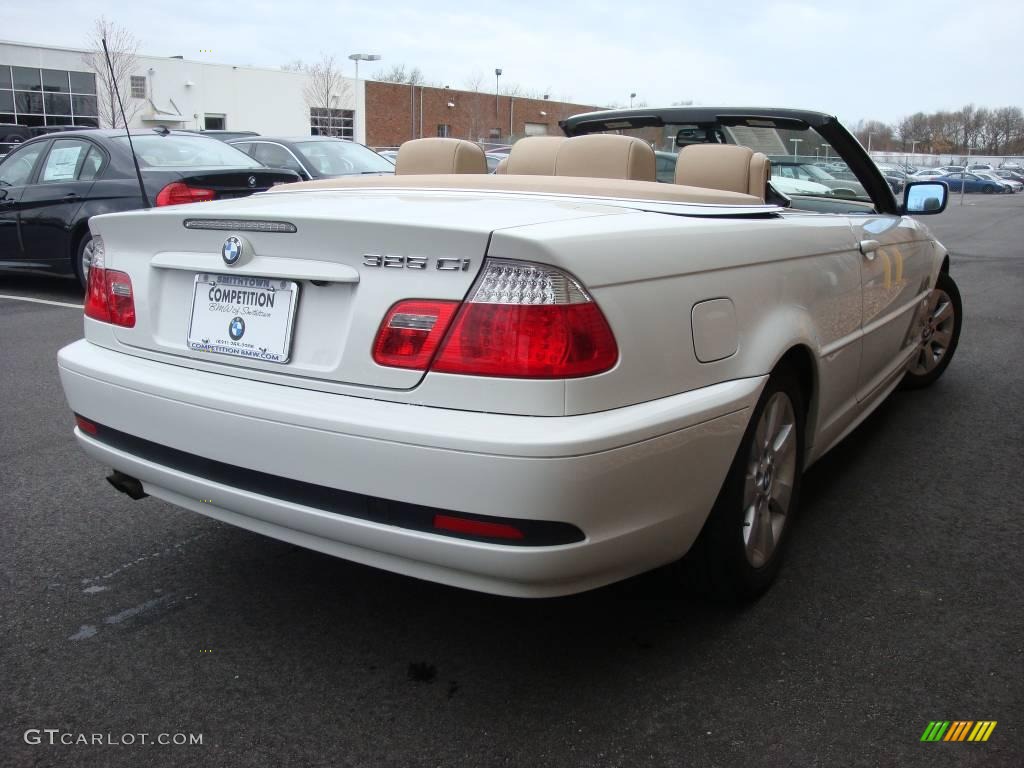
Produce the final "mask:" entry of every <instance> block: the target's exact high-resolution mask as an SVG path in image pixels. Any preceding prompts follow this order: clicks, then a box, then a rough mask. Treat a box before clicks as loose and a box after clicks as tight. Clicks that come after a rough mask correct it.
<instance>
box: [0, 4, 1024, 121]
mask: <svg viewBox="0 0 1024 768" xmlns="http://www.w3.org/2000/svg"><path fill="white" fill-rule="evenodd" d="M100 13H103V14H105V15H106V16H107V17H108V18H110V19H113V20H114V21H116V22H117V23H119V24H121V25H122V26H125V27H127V28H128V29H129V30H130V31H131V32H132V33H134V34H135V35H136V36H137V37H138V38H139V40H140V41H141V47H140V52H141V53H145V54H148V55H155V56H161V55H167V56H171V55H175V54H181V55H184V56H185V58H189V59H196V60H200V61H211V62H217V63H226V64H252V65H255V66H267V67H277V66H280V65H281V64H283V63H285V62H289V61H292V60H294V59H296V58H301V59H304V60H305V61H307V62H309V61H312V60H315V59H317V58H319V56H320V54H321V53H328V54H334V55H336V56H337V57H338V58H339V59H342V60H344V64H345V65H346V67H345V73H346V74H347V75H351V74H352V69H351V66H350V65H351V62H350V61H348V60H347V58H346V57H347V56H348V54H350V53H354V52H367V53H379V54H381V55H382V56H383V57H384V61H383V62H382V63H383V64H387V65H393V64H398V63H403V62H404V63H405V64H406V65H408V66H418V67H419V68H420V69H421V70H422V71H423V74H424V76H425V77H426V78H427V79H428V80H430V81H434V82H438V83H440V84H448V85H451V86H452V87H453V88H460V87H465V84H466V81H467V78H469V77H470V76H471V75H472V74H473V73H474V72H478V73H480V74H482V75H484V83H485V87H487V88H491V89H493V87H494V68H495V67H501V68H502V69H503V70H504V75H503V76H502V84H503V86H504V85H505V84H508V83H510V82H514V83H518V84H520V85H521V86H523V87H524V88H526V89H528V90H538V91H549V92H550V93H551V94H552V97H553V98H559V97H563V96H567V97H569V98H571V99H572V100H573V101H576V102H581V103H589V104H596V105H603V104H608V103H612V102H616V101H617V102H620V103H623V102H628V100H629V94H630V92H631V91H635V92H636V93H637V94H638V99H643V100H646V101H647V102H648V103H649V104H650V105H651V106H656V105H665V104H669V103H671V102H674V101H681V100H691V99H692V100H693V101H694V103H696V104H707V105H710V104H722V105H725V104H729V105H737V106H739V105H742V106H752V105H756V106H760V105H771V106H785V107H799V108H806V109H816V110H822V111H826V112H831V113H834V114H837V115H839V117H840V118H841V119H842V120H843V121H844V122H847V123H853V122H856V121H857V120H858V119H861V118H866V119H867V118H878V119H881V120H885V121H895V120H897V119H898V118H900V117H902V116H903V115H906V114H909V113H911V112H915V111H918V110H923V111H926V112H927V111H933V110H936V109H955V108H958V107H960V106H962V105H963V104H965V103H969V102H973V103H975V104H976V105H978V106H1004V105H1008V104H1013V105H1022V104H1024V86H1022V79H1021V77H1020V74H1019V73H1020V71H1021V67H1022V66H1024V65H1022V64H1021V55H1022V53H1024V51H1022V49H1021V45H1022V43H1024V0H969V1H967V2H964V0H957V1H956V2H949V1H947V0H931V1H930V2H927V3H924V2H910V1H909V0H889V1H888V2H876V1H875V0H855V2H835V1H834V0H827V1H826V0H816V1H815V2H811V1H810V0H791V1H790V2H773V1H772V0H761V1H760V2H755V1H751V0H717V1H714V0H679V1H678V2H672V3H667V2H648V1H647V0H619V2H606V0H588V1H587V2H586V3H580V4H579V5H575V4H570V3H559V2H552V1H551V0H503V1H502V2H495V3H488V2H480V1H479V0H478V1H477V2H472V3H470V2H466V3H451V2H444V0H435V2H430V3H427V2H422V0H421V1H420V2H410V0H389V1H388V2H367V0H361V2H347V1H342V2H332V0H319V1H317V0H288V2H281V0H248V2H245V3H234V2H217V0H205V1H204V2H194V1H193V0H176V1H175V2H140V1H139V0H101V2H98V3H83V2H81V0H44V1H43V2H35V3H33V2H27V3H8V4H6V6H5V8H4V11H3V26H2V30H0V38H3V39H7V40H13V41H18V42H30V43H38V44H42V45H63V46H70V47H83V46H84V45H85V39H86V36H87V32H88V30H89V29H90V28H91V26H92V22H93V20H94V18H95V17H96V16H97V15H98V14H100ZM958 41H963V43H962V44H961V43H958ZM207 49H209V50H211V51H212V52H211V53H206V52H202V51H205V50H207ZM961 51H962V52H961ZM376 67H377V65H375V64H371V65H367V64H364V65H363V69H362V70H361V72H360V74H361V75H362V76H366V74H368V73H372V72H373V71H374V70H375V69H376ZM368 71H369V72H368Z"/></svg>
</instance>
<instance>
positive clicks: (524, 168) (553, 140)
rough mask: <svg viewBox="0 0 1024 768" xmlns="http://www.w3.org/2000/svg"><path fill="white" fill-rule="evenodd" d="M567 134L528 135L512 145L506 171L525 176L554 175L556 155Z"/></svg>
mask: <svg viewBox="0 0 1024 768" xmlns="http://www.w3.org/2000/svg"><path fill="white" fill-rule="evenodd" d="M566 141H568V139H566V138H565V136H527V137H526V138H524V139H520V140H519V141H517V142H516V143H515V144H513V145H512V149H511V150H510V151H509V153H508V161H507V162H505V161H504V160H503V161H502V162H505V170H504V173H517V174H520V175H523V176H554V175H555V156H556V155H557V154H558V150H559V148H560V147H561V146H562V145H563V144H564V143H565V142H566Z"/></svg>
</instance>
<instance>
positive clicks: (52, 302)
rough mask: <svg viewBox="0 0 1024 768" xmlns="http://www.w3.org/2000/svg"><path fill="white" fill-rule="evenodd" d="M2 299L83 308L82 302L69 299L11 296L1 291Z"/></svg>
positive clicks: (0, 297) (0, 296)
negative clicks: (69, 300) (51, 299)
mask: <svg viewBox="0 0 1024 768" xmlns="http://www.w3.org/2000/svg"><path fill="white" fill-rule="evenodd" d="M0 299H10V300H11V301H31V302H32V303H33V304H52V305H53V306H55V307H71V308H72V309H82V305H81V304H72V303H71V302H68V301H50V300H49V299H33V298H32V297H30V296H10V295H8V294H6V293H0Z"/></svg>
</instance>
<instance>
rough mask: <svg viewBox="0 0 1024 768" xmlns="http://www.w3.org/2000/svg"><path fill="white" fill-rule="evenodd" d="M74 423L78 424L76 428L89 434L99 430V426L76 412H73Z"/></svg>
mask: <svg viewBox="0 0 1024 768" xmlns="http://www.w3.org/2000/svg"><path fill="white" fill-rule="evenodd" d="M75 424H77V425H78V428H79V429H80V430H82V431H83V432H88V433H89V434H90V435H95V434H96V433H97V432H99V431H100V430H99V427H97V426H96V425H95V424H93V423H92V422H91V421H89V420H88V419H85V418H83V417H81V416H79V415H78V414H75Z"/></svg>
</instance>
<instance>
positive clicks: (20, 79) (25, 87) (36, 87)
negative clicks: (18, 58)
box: [11, 67, 43, 91]
mask: <svg viewBox="0 0 1024 768" xmlns="http://www.w3.org/2000/svg"><path fill="white" fill-rule="evenodd" d="M11 71H12V72H13V73H14V89H15V90H16V91H41V90H42V89H43V85H42V78H41V77H40V75H39V70H38V69H29V68H28V67H11Z"/></svg>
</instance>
